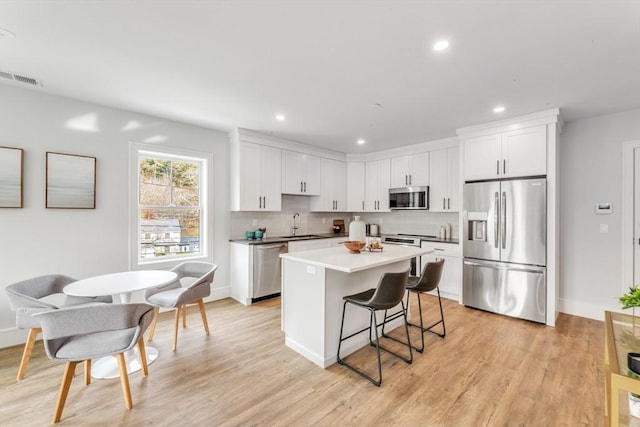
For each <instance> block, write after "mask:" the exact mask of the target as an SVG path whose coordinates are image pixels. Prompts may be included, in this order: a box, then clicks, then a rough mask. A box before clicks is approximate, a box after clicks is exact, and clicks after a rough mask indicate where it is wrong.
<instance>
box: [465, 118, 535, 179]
mask: <svg viewBox="0 0 640 427" xmlns="http://www.w3.org/2000/svg"><path fill="white" fill-rule="evenodd" d="M463 143H464V179H465V181H473V180H480V179H496V178H514V177H523V176H536V175H546V173H547V134H546V126H545V125H539V126H533V127H528V128H523V129H516V130H511V131H506V132H501V133H495V134H491V135H482V136H475V137H470V138H466V139H464V141H463Z"/></svg>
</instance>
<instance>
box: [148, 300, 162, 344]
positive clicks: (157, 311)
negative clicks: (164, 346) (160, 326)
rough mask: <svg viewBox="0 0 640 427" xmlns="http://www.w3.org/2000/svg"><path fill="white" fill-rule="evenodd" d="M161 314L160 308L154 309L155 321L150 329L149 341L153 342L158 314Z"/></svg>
mask: <svg viewBox="0 0 640 427" xmlns="http://www.w3.org/2000/svg"><path fill="white" fill-rule="evenodd" d="M159 313H160V307H154V308H153V320H152V321H151V326H150V327H149V338H147V340H148V341H152V340H153V334H154V333H155V332H156V324H157V323H158V314H159Z"/></svg>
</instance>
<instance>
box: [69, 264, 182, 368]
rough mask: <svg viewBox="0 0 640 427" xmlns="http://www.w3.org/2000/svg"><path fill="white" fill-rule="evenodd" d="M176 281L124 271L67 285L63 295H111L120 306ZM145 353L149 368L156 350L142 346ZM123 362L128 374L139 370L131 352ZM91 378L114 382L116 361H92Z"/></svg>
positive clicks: (171, 276) (169, 274)
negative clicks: (145, 292) (143, 293)
mask: <svg viewBox="0 0 640 427" xmlns="http://www.w3.org/2000/svg"><path fill="white" fill-rule="evenodd" d="M177 277H178V275H177V274H176V273H174V272H173V271H162V270H139V271H124V272H121V273H112V274H104V275H102V276H94V277H88V278H86V279H81V280H78V281H76V282H73V283H70V284H68V285H67V286H65V287H64V289H63V291H64V293H65V294H67V295H72V296H76V297H97V296H104V295H112V296H114V297H119V298H120V302H121V303H128V302H131V295H132V294H133V292H135V291H140V290H144V289H147V288H153V287H156V286H162V285H166V284H169V283H171V282H173V281H174V280H176V279H177ZM145 350H146V353H147V365H151V364H152V363H153V362H155V360H156V359H157V358H158V350H157V349H156V348H154V347H151V346H148V345H147V346H145ZM125 360H126V362H127V372H128V373H133V372H137V371H139V370H141V369H142V365H141V364H140V361H139V358H138V355H137V354H136V352H135V351H134V350H133V349H132V350H129V351H127V352H126V353H125ZM91 376H92V377H93V378H102V379H105V378H118V377H119V376H120V371H119V368H118V363H117V361H116V359H115V358H114V357H103V358H101V359H97V360H94V361H92V363H91Z"/></svg>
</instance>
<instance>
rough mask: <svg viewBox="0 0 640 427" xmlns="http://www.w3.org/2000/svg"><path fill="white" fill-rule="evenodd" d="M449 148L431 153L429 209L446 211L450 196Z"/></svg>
mask: <svg viewBox="0 0 640 427" xmlns="http://www.w3.org/2000/svg"><path fill="white" fill-rule="evenodd" d="M448 151H449V150H446V149H445V150H436V151H432V152H431V153H430V155H429V210H430V211H431V212H444V211H446V210H447V198H448V197H449V153H448Z"/></svg>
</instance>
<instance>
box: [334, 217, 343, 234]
mask: <svg viewBox="0 0 640 427" xmlns="http://www.w3.org/2000/svg"><path fill="white" fill-rule="evenodd" d="M332 229H333V232H334V233H336V234H344V233H345V228H344V219H334V220H333V226H332Z"/></svg>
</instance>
